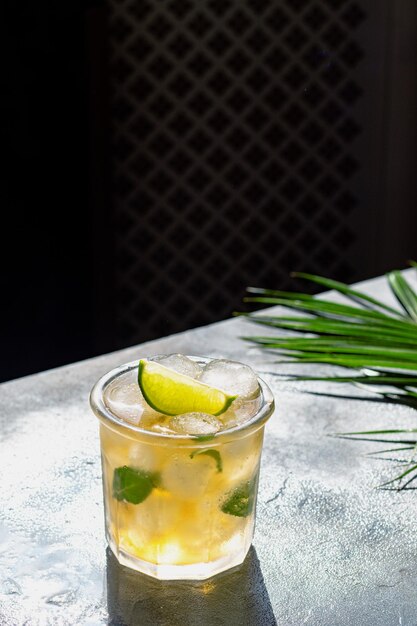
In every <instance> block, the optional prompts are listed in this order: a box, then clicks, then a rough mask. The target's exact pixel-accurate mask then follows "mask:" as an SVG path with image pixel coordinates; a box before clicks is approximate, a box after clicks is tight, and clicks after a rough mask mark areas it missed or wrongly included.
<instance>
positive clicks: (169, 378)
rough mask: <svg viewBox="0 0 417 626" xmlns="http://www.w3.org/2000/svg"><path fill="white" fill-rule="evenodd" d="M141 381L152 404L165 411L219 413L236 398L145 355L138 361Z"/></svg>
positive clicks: (139, 379)
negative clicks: (144, 357) (148, 359)
mask: <svg viewBox="0 0 417 626" xmlns="http://www.w3.org/2000/svg"><path fill="white" fill-rule="evenodd" d="M138 383H139V387H140V390H141V392H142V394H143V397H144V398H145V400H146V402H147V403H148V404H149V406H151V407H152V408H153V409H155V411H159V413H164V414H165V415H181V414H182V413H193V412H197V413H209V414H210V415H220V414H221V413H224V411H226V409H228V408H229V406H230V405H231V404H232V402H233V400H235V398H236V396H230V395H228V394H227V393H225V392H224V391H222V390H221V389H217V388H216V387H210V385H206V384H205V383H200V382H199V381H198V380H196V379H195V378H191V377H190V376H186V375H185V374H180V373H178V372H175V371H174V370H171V369H169V368H168V367H165V366H164V365H161V364H160V363H157V362H155V361H147V360H146V359H141V361H140V362H139V375H138Z"/></svg>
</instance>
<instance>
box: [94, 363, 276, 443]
mask: <svg viewBox="0 0 417 626" xmlns="http://www.w3.org/2000/svg"><path fill="white" fill-rule="evenodd" d="M160 356H163V355H159V354H158V355H152V356H151V357H143V358H149V359H155V358H157V357H160ZM187 357H188V358H189V359H191V360H193V361H196V362H197V363H209V362H210V361H213V360H215V357H197V356H189V355H187ZM139 360H140V359H137V360H135V361H130V362H129V363H124V364H122V365H119V366H118V367H115V368H113V369H112V370H110V371H109V372H107V373H106V374H104V375H103V376H101V377H100V378H99V379H98V381H97V382H96V383H95V385H94V386H93V388H92V390H91V392H90V406H91V409H92V410H93V413H94V414H95V415H96V417H97V418H98V419H99V420H100V421H101V422H102V423H104V424H105V425H107V426H109V427H111V425H113V426H115V427H116V429H117V430H118V431H120V430H122V431H127V432H126V435H127V434H128V433H129V432H130V433H132V434H136V435H141V436H145V437H146V438H148V437H149V438H150V439H152V440H154V441H155V442H156V441H160V442H162V441H170V440H171V441H172V440H175V441H184V442H188V443H191V442H194V443H199V442H201V443H203V442H204V441H207V443H208V444H211V443H213V442H215V441H216V442H217V441H219V440H221V439H226V438H228V437H230V436H231V437H233V436H235V435H240V436H244V434H246V432H247V431H253V430H255V429H256V430H257V429H258V428H260V427H261V426H262V425H263V424H265V422H266V421H267V420H268V419H269V418H270V417H271V415H272V413H273V412H274V409H275V403H274V397H273V395H272V391H271V389H270V388H269V386H268V385H267V384H266V382H265V381H264V380H263V379H262V378H261V377H260V376H258V374H257V373H256V372H255V374H256V377H257V379H258V383H259V387H260V393H261V399H262V402H261V406H260V407H259V408H258V409H257V411H256V412H255V414H254V415H253V416H252V417H251V418H250V419H248V420H246V421H244V422H242V423H241V424H237V425H235V426H232V427H231V428H227V429H225V430H221V431H219V432H217V433H213V434H207V435H183V434H172V433H158V432H155V431H152V430H146V429H145V428H140V427H139V426H136V425H135V424H132V423H130V422H127V421H125V420H123V419H122V418H119V417H117V415H116V414H115V413H112V411H110V409H109V408H108V407H107V405H106V403H105V402H104V392H105V389H106V387H107V386H108V385H110V383H112V382H113V381H114V380H115V379H116V378H118V377H119V376H121V375H122V374H126V373H128V372H130V371H132V370H133V369H137V368H138V366H139ZM237 362H240V361H237ZM242 365H244V363H242Z"/></svg>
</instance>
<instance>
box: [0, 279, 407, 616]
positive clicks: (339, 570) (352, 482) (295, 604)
mask: <svg viewBox="0 0 417 626" xmlns="http://www.w3.org/2000/svg"><path fill="white" fill-rule="evenodd" d="M407 275H408V276H409V277H410V280H411V279H412V274H411V272H407ZM362 286H363V288H364V289H366V290H367V291H369V292H372V293H373V294H375V295H378V296H379V297H383V298H384V299H386V300H387V301H388V300H389V297H388V295H389V294H388V291H387V288H386V286H385V283H384V281H383V280H382V279H376V280H374V281H370V282H367V283H363V285H362ZM257 330H258V327H254V326H253V325H250V324H248V323H247V322H245V321H244V320H241V319H234V320H229V321H226V322H222V323H219V324H214V325H211V326H207V327H204V328H200V329H196V330H192V331H188V332H185V333H182V334H179V335H174V336H171V337H168V338H164V339H161V340H158V341H154V342H150V343H147V344H144V345H142V346H137V347H134V348H130V349H128V350H123V351H121V352H117V353H113V354H109V355H106V356H102V357H99V358H96V359H91V360H88V361H85V362H82V363H77V364H74V365H71V366H68V367H63V368H60V369H56V370H52V371H49V372H44V373H41V374H38V375H35V376H30V377H27V378H23V379H20V380H16V381H12V382H9V383H5V384H3V385H1V386H0V407H1V408H0V410H1V415H0V435H1V440H0V460H1V466H0V467H1V478H2V480H1V490H0V624H1V625H2V626H12V625H13V626H15V625H18V626H20V625H23V624H26V625H32V624H33V625H38V624H39V625H42V626H43V625H49V624H51V625H55V624H56V625H59V626H61V625H62V626H65V625H67V624H68V625H73V624H77V625H85V626H93V625H98V624H112V625H114V626H116V625H122V624H126V625H133V624H135V625H136V624H138V625H140V626H144V625H148V624H149V625H155V626H176V625H177V624H178V625H180V624H181V625H184V626H187V625H192V626H194V625H197V624H198V625H199V626H200V625H201V626H211V625H213V626H218V625H220V624H228V625H232V626H233V625H234V624H238V625H242V626H243V625H246V624H247V625H248V626H258V625H265V626H267V625H273V624H278V625H283V626H290V625H299V624H306V625H310V626H312V625H320V626H327V625H328V626H339V625H340V626H342V625H343V626H344V625H354V626H358V625H368V624H369V625H370V626H380V625H389V626H391V625H393V624H400V625H402V626H412V625H416V624H417V592H416V588H417V584H416V583H417V533H416V530H417V495H416V494H415V493H414V491H413V490H408V491H404V492H401V493H397V492H394V491H382V490H375V489H374V487H375V485H376V484H378V483H380V482H381V481H382V480H383V479H386V478H388V477H389V476H390V475H391V474H392V472H393V471H395V468H396V466H395V465H394V464H393V463H392V462H389V461H382V460H377V459H374V458H369V457H366V456H365V454H366V453H367V452H370V451H374V450H375V449H376V445H377V444H375V443H369V442H364V441H362V442H352V441H348V440H342V439H335V438H331V437H329V436H327V435H329V434H331V433H334V432H340V431H346V430H359V429H364V428H380V427H384V426H387V424H389V425H391V426H393V427H410V428H411V427H415V426H416V419H415V418H416V414H415V412H413V411H412V410H411V409H409V408H407V407H404V406H394V405H392V404H381V403H380V402H375V398H374V397H373V396H372V395H371V394H369V393H367V392H365V391H362V390H358V389H353V388H352V389H349V390H347V389H346V388H345V387H342V386H340V387H339V386H328V385H325V384H323V383H320V384H318V383H315V384H313V383H297V384H293V383H289V382H285V381H283V380H282V378H279V376H278V377H277V376H276V375H275V374H280V373H281V374H283V373H284V372H285V373H286V372H289V371H290V370H291V371H294V369H295V368H294V366H291V367H290V366H283V365H276V364H274V363H273V360H274V359H273V357H272V356H271V355H266V354H265V353H262V352H261V351H259V350H257V349H255V348H252V347H250V345H249V344H247V343H246V342H243V341H241V340H240V338H239V337H240V336H241V335H247V334H251V333H256V332H257ZM169 352H182V353H185V354H187V353H188V354H201V355H206V356H226V357H229V358H235V359H238V360H241V361H245V362H248V363H249V364H251V365H252V366H253V367H255V368H256V369H257V370H258V371H259V372H261V373H262V375H263V377H264V378H265V379H266V380H267V382H268V383H269V384H270V385H271V387H272V389H273V391H274V394H275V397H276V403H277V411H276V414H275V415H274V416H273V417H272V418H271V420H270V422H269V423H268V425H267V428H266V436H265V448H264V454H263V461H262V470H261V482H260V493H259V502H258V513H257V529H256V534H255V541H254V546H253V548H252V549H251V551H250V553H249V556H248V559H247V561H246V562H245V564H244V566H243V567H242V568H241V569H240V570H238V571H234V572H229V573H225V574H223V575H221V576H219V577H218V578H215V579H213V580H211V581H208V582H205V583H195V584H194V583H186V582H175V583H167V582H163V583H161V582H159V581H155V580H152V579H148V578H147V577H145V576H142V575H140V574H137V573H135V572H131V571H129V570H127V569H125V568H122V567H120V566H119V565H118V564H117V562H116V560H115V559H114V557H113V556H112V555H111V554H109V552H108V551H107V552H106V546H105V542H104V533H103V515H102V496H101V482H100V481H101V471H100V461H99V443H98V434H97V423H96V419H95V418H94V417H93V415H92V414H91V413H90V410H89V406H88V400H87V399H88V393H89V390H90V388H91V386H92V385H93V383H94V382H95V381H96V379H97V378H98V377H99V376H101V375H102V374H103V373H105V372H106V371H108V370H109V369H111V368H113V367H114V366H116V365H119V364H121V363H123V362H126V361H131V360H133V359H136V358H139V357H141V356H145V355H150V354H156V353H169ZM296 369H297V371H299V369H298V368H296ZM313 371H314V373H324V372H327V371H328V368H325V367H321V368H317V367H313ZM309 372H310V373H311V372H312V369H309ZM317 391H320V392H324V393H327V394H329V395H316V394H314V393H311V392H317ZM347 393H348V394H349V395H353V396H356V399H349V398H341V397H337V395H338V394H344V395H346V394H347Z"/></svg>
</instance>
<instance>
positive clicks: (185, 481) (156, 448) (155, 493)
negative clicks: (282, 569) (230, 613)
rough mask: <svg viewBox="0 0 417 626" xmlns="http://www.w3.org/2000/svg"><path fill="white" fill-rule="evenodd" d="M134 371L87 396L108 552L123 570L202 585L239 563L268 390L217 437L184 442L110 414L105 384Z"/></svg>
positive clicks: (154, 422)
mask: <svg viewBox="0 0 417 626" xmlns="http://www.w3.org/2000/svg"><path fill="white" fill-rule="evenodd" d="M134 368H136V369H137V363H135V364H128V365H127V366H123V367H122V368H119V370H118V371H117V372H116V373H115V374H113V373H110V374H109V375H107V377H104V379H102V381H101V382H100V381H99V383H98V385H100V391H98V390H97V385H96V388H95V390H94V391H93V393H92V406H93V409H94V411H95V413H96V414H97V415H98V417H99V418H100V441H101V451H102V467H103V491H104V504H105V519H106V535H107V540H108V543H109V545H110V547H111V549H112V550H113V552H114V554H115V555H116V557H117V558H118V560H119V561H120V562H121V563H122V564H124V565H127V566H129V567H132V568H134V569H137V570H139V571H141V572H144V573H147V574H150V575H152V576H155V577H157V578H160V579H204V578H208V577H209V576H212V575H214V574H216V573H219V572H221V571H223V570H225V569H228V568H230V567H233V566H235V565H238V564H240V563H242V562H243V560H244V558H245V556H246V554H247V552H248V550H249V547H250V545H251V542H252V537H253V532H254V524H255V506H256V495H257V487H258V478H259V464H260V458H261V450H262V441H263V431H264V424H265V422H266V420H267V419H268V418H269V417H270V415H271V414H272V411H273V400H272V396H271V394H270V391H269V389H268V387H267V386H266V385H265V383H263V381H261V380H259V393H258V395H257V396H256V398H255V399H253V398H252V399H251V400H248V402H252V406H251V410H250V412H249V413H247V414H246V419H245V420H244V421H243V422H240V421H239V420H238V419H236V411H233V410H229V411H228V415H226V417H225V422H224V429H222V430H220V431H218V432H215V433H209V434H207V433H206V434H185V435H184V434H178V433H175V432H171V431H170V428H169V424H168V426H167V425H166V424H167V417H166V416H160V415H158V414H156V413H155V414H153V412H152V411H150V412H149V411H148V413H147V414H146V415H145V414H144V415H142V419H141V420H140V422H139V423H140V424H141V425H142V428H141V427H140V426H138V425H135V424H132V423H131V422H127V421H126V420H125V419H124V420H123V419H119V418H118V417H117V415H114V414H113V413H112V412H110V411H109V409H108V406H106V404H105V402H104V401H103V397H105V387H106V385H108V384H111V383H112V381H114V380H115V378H117V377H118V376H123V375H125V374H126V372H130V371H132V370H133V371H135V370H134ZM100 397H101V400H100ZM113 410H114V409H113ZM149 413H150V416H149ZM168 422H169V418H168ZM145 426H146V427H145Z"/></svg>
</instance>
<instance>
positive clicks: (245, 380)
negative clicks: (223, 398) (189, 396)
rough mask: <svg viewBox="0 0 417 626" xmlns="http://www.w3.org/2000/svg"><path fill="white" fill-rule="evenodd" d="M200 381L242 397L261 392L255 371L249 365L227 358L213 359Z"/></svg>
mask: <svg viewBox="0 0 417 626" xmlns="http://www.w3.org/2000/svg"><path fill="white" fill-rule="evenodd" d="M200 381H201V382H203V383H206V384H207V385H211V386H212V387H218V388H219V389H223V391H226V393H228V394H230V395H233V396H235V395H236V396H240V397H241V398H249V397H251V396H254V395H256V394H257V393H258V392H259V385H258V379H257V377H256V374H255V372H254V371H253V370H252V369H251V368H250V367H249V366H248V365H243V363H238V362H237V361H228V360H226V359H216V360H214V361H211V362H210V363H208V364H207V365H206V366H205V368H204V370H203V373H202V374H201V376H200Z"/></svg>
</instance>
